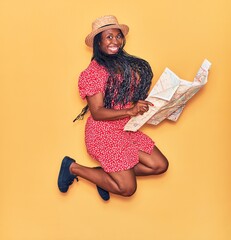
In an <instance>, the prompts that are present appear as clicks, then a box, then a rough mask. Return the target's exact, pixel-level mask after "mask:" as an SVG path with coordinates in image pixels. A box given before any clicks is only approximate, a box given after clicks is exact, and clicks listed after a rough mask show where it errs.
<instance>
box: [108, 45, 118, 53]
mask: <svg viewBox="0 0 231 240" xmlns="http://www.w3.org/2000/svg"><path fill="white" fill-rule="evenodd" d="M108 51H110V52H111V53H117V52H118V51H119V47H118V46H109V47H108Z"/></svg>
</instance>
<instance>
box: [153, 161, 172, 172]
mask: <svg viewBox="0 0 231 240" xmlns="http://www.w3.org/2000/svg"><path fill="white" fill-rule="evenodd" d="M168 167H169V162H168V160H167V159H166V158H164V159H162V160H161V161H156V162H155V163H154V164H153V167H152V169H153V172H154V174H163V173H165V172H166V171H167V170H168Z"/></svg>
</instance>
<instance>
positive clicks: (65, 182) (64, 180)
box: [58, 157, 78, 193]
mask: <svg viewBox="0 0 231 240" xmlns="http://www.w3.org/2000/svg"><path fill="white" fill-rule="evenodd" d="M73 162H75V160H73V159H72V158H70V157H64V159H63V161H62V164H61V168H60V171H59V177H58V187H59V190H60V192H63V193H65V192H67V190H68V188H69V186H70V185H71V184H72V183H73V181H74V179H75V178H76V180H77V181H78V178H77V176H75V175H73V174H71V173H70V170H69V168H70V165H71V164H72V163H73Z"/></svg>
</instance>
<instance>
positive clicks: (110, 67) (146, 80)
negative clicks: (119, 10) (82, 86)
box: [74, 32, 153, 121]
mask: <svg viewBox="0 0 231 240" xmlns="http://www.w3.org/2000/svg"><path fill="white" fill-rule="evenodd" d="M121 34H122V37H123V40H124V41H123V46H121V48H120V50H119V52H118V53H116V54H106V53H104V52H102V51H101V49H100V46H99V43H100V41H101V35H102V33H99V34H97V35H96V36H95V37H94V43H93V56H92V59H91V60H96V61H97V62H98V63H99V64H100V65H102V66H103V67H105V69H106V70H107V71H108V73H109V77H108V80H107V84H106V88H105V97H104V106H105V107H106V108H113V107H114V106H115V105H117V104H119V105H120V106H124V105H126V104H127V103H129V102H132V103H135V102H137V101H138V100H144V99H145V98H146V97H147V95H148V91H149V89H150V86H151V81H152V78H153V73H152V69H151V67H150V65H149V63H148V62H147V61H145V60H143V59H141V58H138V57H135V56H132V55H129V54H128V53H126V52H125V50H124V49H123V48H124V46H125V42H126V40H125V37H124V35H123V33H122V32H121ZM88 109H89V108H88V105H86V106H85V107H84V108H83V109H82V111H81V113H80V114H79V115H78V116H77V117H76V118H75V119H74V121H76V120H78V119H83V117H84V115H85V114H86V112H87V111H88Z"/></svg>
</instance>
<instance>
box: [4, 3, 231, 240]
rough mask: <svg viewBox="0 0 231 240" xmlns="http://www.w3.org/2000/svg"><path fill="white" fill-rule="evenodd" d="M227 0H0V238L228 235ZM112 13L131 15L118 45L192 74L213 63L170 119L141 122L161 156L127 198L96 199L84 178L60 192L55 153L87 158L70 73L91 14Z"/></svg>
mask: <svg viewBox="0 0 231 240" xmlns="http://www.w3.org/2000/svg"><path fill="white" fill-rule="evenodd" d="M230 12H231V3H230V1H228V0H212V1H211V0H210V1H209V0H194V1H187V0H186V1H185V0H175V1H170V0H162V1H153V0H142V1H141V0H139V1H134V0H133V1H132V0H127V1H123V0H117V1H106V0H98V1H95V0H94V1H93V0H92V1H90V0H85V1H76V0H66V1H64V0H56V1H54V0H46V1H45V0H40V1H38V0H37V1H29V0H23V1H17V0H1V2H0V34H1V35H0V56H1V57H0V80H1V82H0V83H1V85H0V91H1V93H0V104H1V108H0V111H1V130H0V148H1V149H0V160H1V161H0V170H1V171H0V187H1V197H0V228H1V229H0V239H1V240H91V239H92V240H104V239H110V240H141V239H142V240H143V239H144V240H154V239H158V240H228V239H230V237H231V205H230V203H231V193H230V183H231V182H230V181H231V176H230V169H231V163H230V161H231V158H230V153H229V152H228V151H229V150H230V135H231V134H230V133H231V131H230V130H231V127H230V123H231V121H230V120H231V114H230V104H231V101H230V91H231V84H230V77H231V65H230V56H231V44H230V43H231V31H230V29H231V17H230ZM106 14H114V15H116V16H117V18H118V19H119V21H120V22H121V23H125V24H127V25H129V27H130V32H129V34H128V36H127V45H126V50H127V52H129V53H131V54H133V55H137V56H139V57H142V58H144V59H146V60H147V61H149V63H150V64H151V66H152V69H153V72H154V74H155V76H154V78H153V84H154V83H155V82H156V81H157V79H158V78H159V76H160V74H161V73H162V72H163V70H164V68H165V67H169V68H170V69H171V70H172V71H174V72H175V73H176V74H177V75H179V76H180V77H181V78H183V79H187V80H189V81H192V80H193V78H194V76H195V74H196V72H197V70H198V68H199V67H200V65H201V63H202V61H203V60H204V59H205V58H207V59H208V60H209V61H210V62H211V63H212V68H211V71H210V74H209V79H208V83H207V85H206V86H205V87H204V88H203V89H202V90H201V91H200V92H199V93H198V94H197V95H195V97H194V98H193V99H192V100H190V102H189V103H188V105H187V106H186V108H185V110H184V111H183V113H182V115H181V117H180V119H179V120H178V121H177V122H176V123H172V122H170V121H164V122H163V123H161V124H160V125H158V126H150V125H146V126H145V127H143V128H142V130H143V131H144V132H145V133H147V134H148V135H149V136H151V137H152V138H153V139H154V140H155V142H156V144H157V146H158V147H159V148H160V149H161V150H162V152H163V153H164V154H165V155H166V156H167V158H168V159H169V162H170V168H169V171H168V172H167V173H166V174H164V175H163V176H158V177H147V178H139V179H138V191H137V192H136V194H135V195H134V196H132V197H131V198H122V197H119V196H115V195H112V196H111V200H110V201H109V202H107V203H105V202H103V201H102V200H101V199H100V198H99V196H98V194H97V192H96V189H95V186H94V185H93V184H91V183H89V182H87V181H85V180H83V179H80V181H79V182H78V183H74V184H73V185H72V186H71V187H70V191H69V192H68V193H66V194H61V193H60V192H59V191H58V189H57V183H56V182H57V175H58V171H59V167H60V162H61V159H62V158H63V156H65V155H69V156H71V157H74V158H75V159H76V160H77V161H78V162H79V163H81V164H84V165H87V166H97V163H96V162H95V161H94V160H92V159H91V158H90V157H89V156H88V154H87V152H86V149H85V144H84V125H85V121H86V119H84V120H83V121H80V122H77V123H72V120H73V119H74V118H75V116H76V114H78V113H79V112H80V110H81V109H82V107H83V106H84V105H85V102H83V101H82V100H81V99H80V97H79V94H78V89H77V79H78V75H79V73H80V72H81V71H82V70H83V69H84V68H86V67H87V65H88V64H89V62H90V58H91V54H92V53H91V49H89V48H87V47H86V46H85V44H84V39H85V36H86V35H87V34H88V33H89V32H90V31H91V23H92V21H93V20H94V19H95V18H97V17H99V16H102V15H106Z"/></svg>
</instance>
